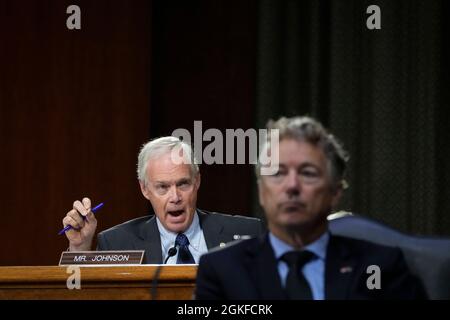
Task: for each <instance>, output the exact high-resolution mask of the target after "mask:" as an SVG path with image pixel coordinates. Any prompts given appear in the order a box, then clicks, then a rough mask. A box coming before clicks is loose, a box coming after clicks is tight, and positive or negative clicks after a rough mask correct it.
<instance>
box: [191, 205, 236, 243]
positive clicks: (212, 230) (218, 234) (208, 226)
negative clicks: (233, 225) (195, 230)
mask: <svg viewBox="0 0 450 320" xmlns="http://www.w3.org/2000/svg"><path fill="white" fill-rule="evenodd" d="M197 212H198V218H199V221H200V227H201V228H202V231H203V235H204V236H205V242H206V246H207V247H208V250H210V249H212V248H215V247H218V246H219V245H220V243H221V242H228V241H230V240H229V239H225V238H224V236H223V234H222V231H223V226H222V225H219V224H218V223H217V221H214V220H213V219H211V216H210V215H208V214H207V213H206V212H203V211H202V210H199V209H197Z"/></svg>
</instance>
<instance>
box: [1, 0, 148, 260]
mask: <svg viewBox="0 0 450 320" xmlns="http://www.w3.org/2000/svg"><path fill="white" fill-rule="evenodd" d="M70 4H72V2H71V1H61V0H47V1H42V0H34V1H12V0H2V1H1V2H0V42H1V43H0V152H1V156H0V168H1V169H2V175H1V176H2V178H1V180H0V203H1V227H0V243H1V244H2V246H1V249H0V252H1V253H0V264H2V265H46V264H56V263H57V262H58V259H59V256H60V252H61V251H62V250H63V249H65V248H67V243H66V240H65V237H64V236H57V232H58V230H59V229H60V228H61V226H62V223H61V220H62V218H63V216H64V215H65V214H66V212H67V211H68V210H69V209H71V206H72V202H73V201H74V200H75V199H80V198H82V197H83V196H90V197H91V198H92V200H93V202H94V203H98V202H105V207H104V208H102V210H101V211H99V212H98V220H99V230H102V229H104V228H107V227H111V226H113V225H115V224H117V223H119V222H123V221H125V220H127V219H130V218H133V217H136V216H140V215H143V214H145V213H146V212H147V209H148V205H147V202H146V201H145V200H144V199H143V198H142V196H141V194H140V191H139V188H138V184H137V180H136V178H135V177H136V175H135V163H136V156H137V152H138V148H139V146H140V144H141V143H143V142H145V141H146V140H147V139H148V138H149V132H150V129H149V118H150V61H151V55H150V53H151V52H150V46H151V37H150V36H151V4H150V3H149V2H148V1H145V0H139V1H125V0H114V1H111V0H96V1H77V4H78V5H79V6H80V8H81V30H76V31H73V30H72V31H71V30H68V29H67V28H66V18H67V17H68V15H67V14H66V8H67V6H68V5H70Z"/></svg>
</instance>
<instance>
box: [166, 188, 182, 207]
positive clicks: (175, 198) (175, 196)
mask: <svg viewBox="0 0 450 320" xmlns="http://www.w3.org/2000/svg"><path fill="white" fill-rule="evenodd" d="M180 200H181V196H180V193H179V191H178V188H177V186H172V187H171V188H170V194H169V201H170V202H172V203H178V202H180Z"/></svg>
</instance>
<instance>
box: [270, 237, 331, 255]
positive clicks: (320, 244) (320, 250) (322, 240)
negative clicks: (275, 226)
mask: <svg viewBox="0 0 450 320" xmlns="http://www.w3.org/2000/svg"><path fill="white" fill-rule="evenodd" d="M329 240H330V234H329V232H328V231H327V232H324V233H323V234H322V235H321V236H320V237H319V239H317V240H316V241H314V242H312V243H310V244H308V245H307V246H305V248H304V250H308V251H311V252H312V253H314V254H315V255H316V256H318V257H319V258H320V259H322V260H325V258H326V255H327V246H328V241H329ZM269 241H270V244H271V245H272V248H273V251H274V253H275V258H276V259H277V260H278V259H279V258H280V257H281V256H282V255H283V254H285V253H286V252H288V251H295V248H294V247H293V246H291V245H289V244H287V243H286V242H284V241H283V240H281V239H279V238H277V237H276V236H275V235H274V234H273V233H271V232H269Z"/></svg>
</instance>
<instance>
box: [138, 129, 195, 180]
mask: <svg viewBox="0 0 450 320" xmlns="http://www.w3.org/2000/svg"><path fill="white" fill-rule="evenodd" d="M175 148H181V149H182V150H183V153H184V155H185V156H186V157H187V161H188V163H189V164H190V165H191V173H192V175H193V176H196V175H197V174H198V173H199V171H200V169H199V167H198V164H197V162H196V161H195V158H194V153H193V151H192V148H191V146H190V145H189V144H188V143H186V142H184V141H181V140H180V139H178V138H176V137H172V136H168V137H161V138H157V139H153V140H150V141H149V142H147V143H145V144H144V145H142V148H141V151H140V152H139V156H138V163H137V178H138V180H139V181H140V182H143V183H144V184H147V183H148V181H147V175H146V171H147V165H148V161H149V160H150V159H155V158H157V157H159V156H161V155H163V154H166V153H168V152H171V151H172V150H173V149H175ZM192 160H193V161H192Z"/></svg>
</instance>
